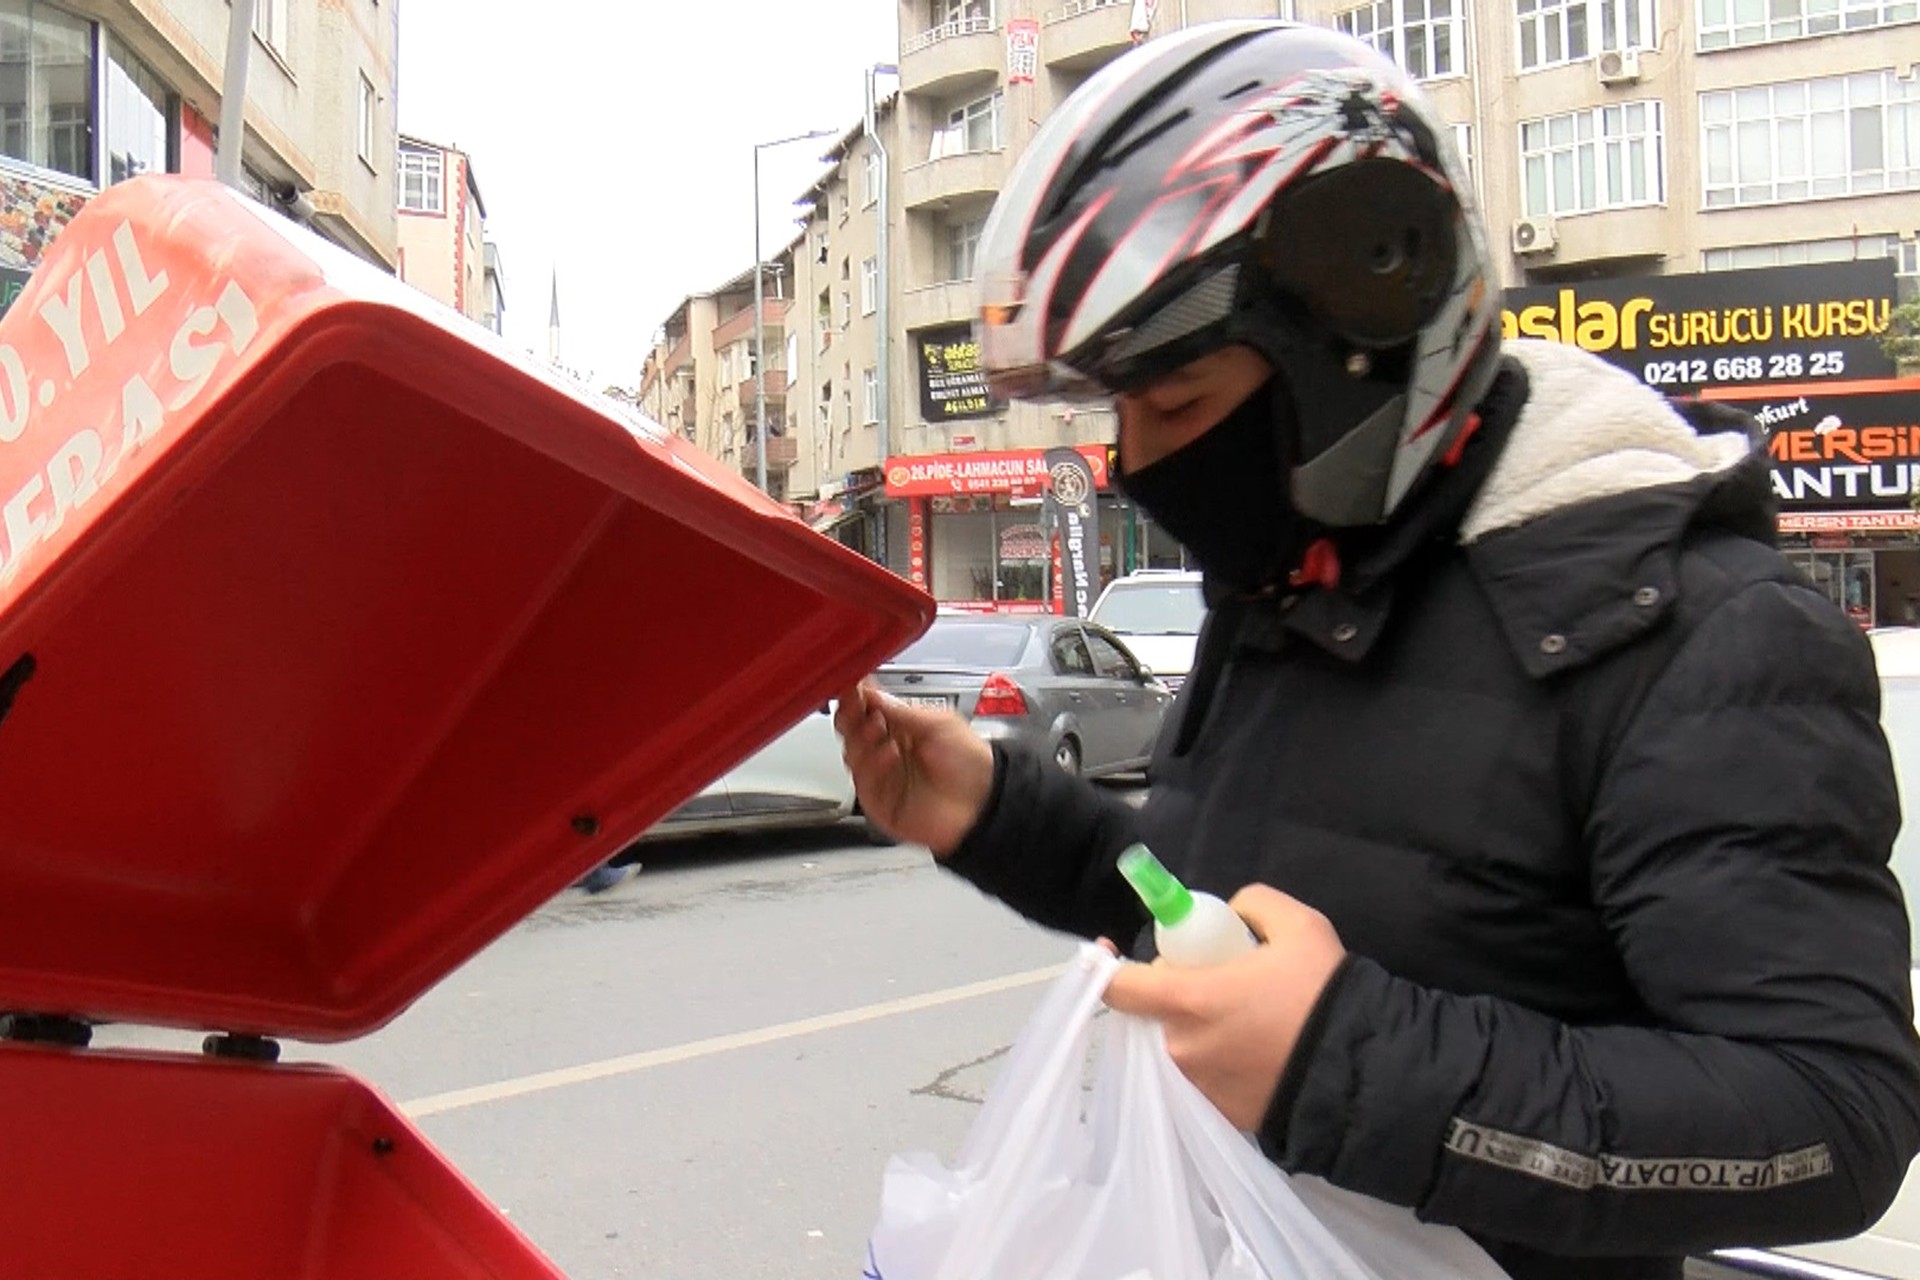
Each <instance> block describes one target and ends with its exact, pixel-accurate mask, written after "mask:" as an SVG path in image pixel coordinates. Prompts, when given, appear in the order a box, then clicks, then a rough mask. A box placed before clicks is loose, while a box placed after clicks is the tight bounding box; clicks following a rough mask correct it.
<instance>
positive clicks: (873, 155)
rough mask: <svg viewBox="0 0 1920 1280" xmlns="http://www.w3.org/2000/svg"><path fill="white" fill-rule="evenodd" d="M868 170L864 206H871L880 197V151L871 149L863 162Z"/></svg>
mask: <svg viewBox="0 0 1920 1280" xmlns="http://www.w3.org/2000/svg"><path fill="white" fill-rule="evenodd" d="M862 163H863V164H864V166H865V171H866V191H867V199H866V203H865V205H864V206H863V207H866V208H871V207H872V206H873V205H874V204H875V203H876V202H878V201H879V199H880V153H879V152H878V151H872V150H869V151H868V152H867V157H866V159H865V161H863V162H862Z"/></svg>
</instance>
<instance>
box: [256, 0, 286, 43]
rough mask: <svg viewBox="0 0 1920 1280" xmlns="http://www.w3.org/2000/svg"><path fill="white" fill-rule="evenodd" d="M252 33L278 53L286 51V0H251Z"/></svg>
mask: <svg viewBox="0 0 1920 1280" xmlns="http://www.w3.org/2000/svg"><path fill="white" fill-rule="evenodd" d="M253 34H255V35H256V36H259V37H260V38H261V39H262V40H264V41H266V42H267V43H268V44H269V45H271V46H273V48H274V50H275V51H276V52H278V53H281V54H285V53H286V51H287V0H253Z"/></svg>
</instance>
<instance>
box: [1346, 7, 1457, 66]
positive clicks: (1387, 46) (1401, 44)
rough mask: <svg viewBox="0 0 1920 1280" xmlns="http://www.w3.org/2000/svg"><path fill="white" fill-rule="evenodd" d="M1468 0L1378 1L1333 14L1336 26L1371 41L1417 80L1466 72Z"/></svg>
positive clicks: (1349, 33) (1369, 42) (1371, 43)
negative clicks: (1466, 0)
mask: <svg viewBox="0 0 1920 1280" xmlns="http://www.w3.org/2000/svg"><path fill="white" fill-rule="evenodd" d="M1465 7H1466V6H1465V3H1464V0H1374V3H1372V4H1367V5H1362V6H1360V7H1359V8H1358V9H1349V10H1347V11H1346V12H1345V13H1342V14H1338V15H1336V16H1335V18H1334V25H1335V26H1337V27H1339V29H1340V30H1342V31H1344V32H1346V33H1347V34H1348V35H1350V36H1354V37H1357V38H1358V39H1361V40H1364V41H1366V42H1367V43H1368V44H1370V45H1372V46H1373V47H1374V48H1376V49H1378V50H1379V51H1380V52H1381V53H1384V54H1386V55H1387V56H1388V57H1389V58H1392V59H1393V60H1394V61H1395V62H1397V63H1399V64H1400V65H1401V66H1402V67H1404V68H1405V69H1406V72H1407V74H1408V75H1410V76H1412V77H1413V78H1414V79H1416V80H1433V79H1438V78H1440V77H1442V76H1457V75H1461V74H1463V73H1464V72H1465V70H1466V68H1465V66H1464V65H1463V59H1464V58H1465V54H1464V52H1463V50H1464V49H1465V48H1466V33H1465V31H1464V29H1463V28H1464V25H1465V21H1466V16H1465V13H1464V9H1465Z"/></svg>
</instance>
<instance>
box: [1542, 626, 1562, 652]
mask: <svg viewBox="0 0 1920 1280" xmlns="http://www.w3.org/2000/svg"><path fill="white" fill-rule="evenodd" d="M1566 651H1567V638H1566V637H1565V636H1563V635H1560V634H1559V633H1557V632H1556V633H1555V634H1553V635H1550V636H1542V637H1540V652H1542V653H1544V654H1546V655H1548V656H1549V657H1551V656H1553V655H1554V654H1557V653H1565V652H1566Z"/></svg>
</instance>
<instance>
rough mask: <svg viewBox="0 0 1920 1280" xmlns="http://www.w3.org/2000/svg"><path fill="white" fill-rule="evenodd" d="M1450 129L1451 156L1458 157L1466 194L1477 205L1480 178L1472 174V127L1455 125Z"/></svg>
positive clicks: (1474, 173)
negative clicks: (1464, 179)
mask: <svg viewBox="0 0 1920 1280" xmlns="http://www.w3.org/2000/svg"><path fill="white" fill-rule="evenodd" d="M1452 128H1453V154H1455V155H1456V156H1458V157H1460V168H1461V171H1462V172H1463V173H1465V174H1466V177H1467V188H1468V192H1469V194H1471V195H1474V197H1475V202H1476V203H1478V192H1479V189H1480V177H1479V175H1478V174H1477V173H1476V172H1474V167H1473V166H1474V160H1473V126H1472V125H1470V124H1456V125H1454V126H1452Z"/></svg>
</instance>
